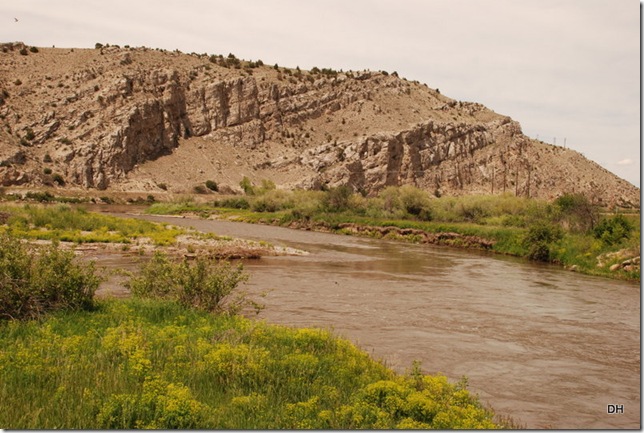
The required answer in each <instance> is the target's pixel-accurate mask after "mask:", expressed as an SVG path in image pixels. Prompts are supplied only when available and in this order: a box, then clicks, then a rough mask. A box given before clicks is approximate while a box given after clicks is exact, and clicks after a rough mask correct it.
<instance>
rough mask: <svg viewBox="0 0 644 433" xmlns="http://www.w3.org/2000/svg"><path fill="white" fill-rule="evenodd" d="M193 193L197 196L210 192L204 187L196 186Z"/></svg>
mask: <svg viewBox="0 0 644 433" xmlns="http://www.w3.org/2000/svg"><path fill="white" fill-rule="evenodd" d="M192 191H193V192H194V193H195V194H208V190H207V189H206V187H204V186H203V185H195V186H194V187H193V188H192Z"/></svg>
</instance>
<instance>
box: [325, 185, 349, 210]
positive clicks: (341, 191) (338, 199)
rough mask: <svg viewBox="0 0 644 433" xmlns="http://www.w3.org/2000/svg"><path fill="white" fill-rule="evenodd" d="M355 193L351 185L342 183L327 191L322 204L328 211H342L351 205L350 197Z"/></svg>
mask: <svg viewBox="0 0 644 433" xmlns="http://www.w3.org/2000/svg"><path fill="white" fill-rule="evenodd" d="M351 194H353V191H352V190H351V187H350V186H348V185H342V186H339V187H337V188H332V189H330V190H328V191H327V193H326V195H325V196H324V197H323V199H322V206H323V208H324V209H325V210H326V211H328V212H342V211H345V210H347V209H348V207H349V198H350V197H351Z"/></svg>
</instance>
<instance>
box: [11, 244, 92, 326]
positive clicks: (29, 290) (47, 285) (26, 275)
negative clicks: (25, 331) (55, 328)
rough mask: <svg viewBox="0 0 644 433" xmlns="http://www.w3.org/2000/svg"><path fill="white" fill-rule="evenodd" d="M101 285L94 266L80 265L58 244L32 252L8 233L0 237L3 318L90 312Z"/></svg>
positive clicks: (26, 317)
mask: <svg viewBox="0 0 644 433" xmlns="http://www.w3.org/2000/svg"><path fill="white" fill-rule="evenodd" d="M99 283H100V278H99V277H97V276H96V274H95V271H94V264H93V263H83V264H79V263H77V262H76V260H75V256H74V253H73V252H72V251H64V250H62V249H60V248H59V245H58V244H57V243H53V244H52V245H51V246H49V247H47V248H41V249H39V250H30V249H28V248H27V246H25V245H24V244H22V242H21V241H20V240H19V239H18V238H16V237H14V236H13V235H11V234H10V233H8V232H7V233H4V234H2V235H1V236H0V288H2V290H0V319H32V318H37V317H39V316H41V315H42V314H44V313H47V312H50V311H54V310H79V309H80V310H82V309H90V308H91V307H92V306H93V298H94V292H95V291H96V289H97V288H98V285H99Z"/></svg>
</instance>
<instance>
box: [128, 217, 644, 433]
mask: <svg viewBox="0 0 644 433" xmlns="http://www.w3.org/2000/svg"><path fill="white" fill-rule="evenodd" d="M138 217H140V218H145V219H149V220H154V221H159V222H168V223H172V224H176V225H185V226H192V227H194V228H196V229H198V230H201V231H205V232H215V233H217V234H220V235H230V236H235V237H242V238H247V239H261V240H266V241H269V242H271V243H273V244H277V245H284V246H289V247H294V248H299V249H302V250H306V251H308V252H310V254H309V255H306V256H298V257H268V258H262V259H261V260H256V261H250V262H248V263H247V264H246V265H245V268H246V270H247V271H248V272H249V273H250V275H251V278H250V281H249V282H248V283H247V288H248V290H249V291H250V292H254V293H259V292H262V291H265V290H267V289H268V290H269V293H268V294H267V296H266V297H265V298H264V299H263V300H262V302H263V303H264V304H265V306H266V308H265V309H264V310H263V311H262V312H261V313H260V315H259V317H260V318H261V319H264V320H266V321H267V322H272V323H279V324H284V325H294V326H306V327H322V328H329V329H332V330H333V331H334V332H335V333H336V334H338V335H340V336H342V337H345V338H347V339H349V340H351V341H353V342H354V343H356V344H357V345H358V346H360V347H361V348H362V349H364V350H366V351H367V352H369V353H371V354H372V355H373V356H374V357H375V358H378V359H381V360H383V361H384V362H385V363H386V364H387V365H389V366H390V367H392V368H394V369H395V370H397V371H399V372H404V371H405V370H406V369H408V368H409V367H410V366H411V364H412V362H413V361H414V360H418V361H420V362H421V363H422V368H423V370H424V371H425V372H426V373H428V374H433V373H443V374H445V375H446V376H447V377H449V378H450V379H452V380H458V379H460V378H461V377H462V376H467V378H468V380H469V389H470V390H471V391H472V392H474V393H476V394H478V395H479V397H480V398H481V400H482V401H483V402H484V403H485V404H487V405H490V406H492V407H493V408H494V410H495V411H496V412H497V413H499V414H502V415H509V416H511V417H512V418H513V419H514V420H515V421H516V422H518V423H520V424H522V425H524V426H526V427H528V428H530V429H541V428H554V429H613V428H619V429H622V428H625V429H639V428H640V286H639V284H636V283H628V282H622V281H613V280H610V279H605V278H595V277H588V276H583V275H579V274H576V273H572V272H567V271H563V270H561V269H559V268H557V267H553V266H540V265H535V264H530V263H526V262H525V261H522V260H517V259H513V258H506V257H499V256H492V255H488V254H483V253H472V252H468V251H460V250H455V249H449V248H443V247H432V246H426V245H423V246H421V245H412V244H408V243H400V242H390V241H382V240H372V239H362V238H354V237H348V236H341V235H332V234H324V233H314V232H305V231H296V230H289V229H285V228H280V227H271V226H260V225H249V224H242V223H232V222H222V221H212V220H199V219H188V218H186V219H181V218H169V217H154V216H138ZM610 412H613V413H610Z"/></svg>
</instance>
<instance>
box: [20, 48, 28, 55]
mask: <svg viewBox="0 0 644 433" xmlns="http://www.w3.org/2000/svg"><path fill="white" fill-rule="evenodd" d="M19 53H20V54H21V55H23V56H26V55H28V54H29V51H27V48H25V47H22V48H21V49H20V51H19Z"/></svg>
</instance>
